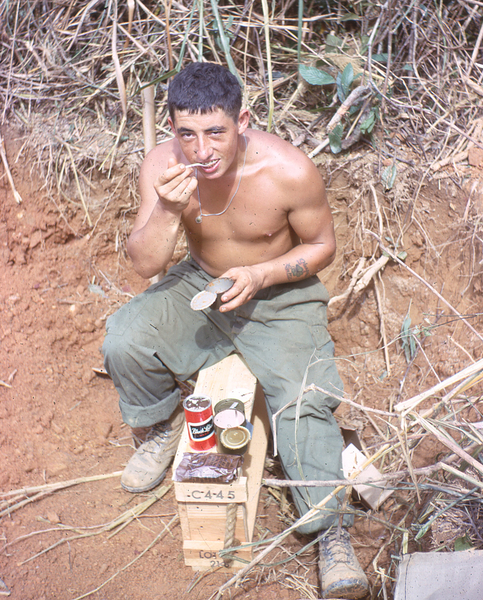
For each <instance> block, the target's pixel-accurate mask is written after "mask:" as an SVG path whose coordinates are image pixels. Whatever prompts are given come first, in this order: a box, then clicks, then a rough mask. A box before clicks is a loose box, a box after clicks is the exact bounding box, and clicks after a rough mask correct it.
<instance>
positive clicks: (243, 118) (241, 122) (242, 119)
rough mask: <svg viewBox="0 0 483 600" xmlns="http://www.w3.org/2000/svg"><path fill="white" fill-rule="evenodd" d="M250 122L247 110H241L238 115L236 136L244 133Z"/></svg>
mask: <svg viewBox="0 0 483 600" xmlns="http://www.w3.org/2000/svg"><path fill="white" fill-rule="evenodd" d="M249 122H250V111H249V110H248V109H247V108H243V109H242V110H241V111H240V114H239V115H238V135H241V134H242V133H245V131H246V130H247V127H248V123H249Z"/></svg>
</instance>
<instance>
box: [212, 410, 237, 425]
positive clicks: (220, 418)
mask: <svg viewBox="0 0 483 600" xmlns="http://www.w3.org/2000/svg"><path fill="white" fill-rule="evenodd" d="M213 422H214V424H215V425H216V426H217V427H220V429H229V428H231V427H236V426H237V425H243V424H244V422H245V415H244V414H243V413H242V412H240V411H239V410H236V409H230V408H228V409H227V410H222V411H221V412H218V413H216V414H215V416H214V419H213Z"/></svg>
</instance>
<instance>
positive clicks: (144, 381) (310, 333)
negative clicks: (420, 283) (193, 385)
mask: <svg viewBox="0 0 483 600" xmlns="http://www.w3.org/2000/svg"><path fill="white" fill-rule="evenodd" d="M168 109H169V114H170V117H169V125H170V127H171V129H172V131H173V134H174V138H173V139H172V140H170V141H168V142H165V143H163V144H160V145H159V146H157V147H156V148H154V149H153V150H152V151H151V152H150V153H149V154H148V155H147V157H146V159H145V160H144V162H143V165H142V167H141V173H140V180H139V184H140V192H141V206H140V208H139V212H138V215H137V218H136V221H135V223H134V227H133V230H132V233H131V236H130V238H129V242H128V253H129V255H130V257H131V258H132V260H133V264H134V268H135V269H136V271H137V272H138V273H139V274H140V275H141V276H143V277H146V278H150V277H152V276H154V275H156V274H157V273H159V272H160V271H162V270H163V269H164V268H165V267H166V265H167V264H168V263H169V261H170V260H171V258H172V256H173V252H174V248H175V246H176V241H177V237H178V230H179V226H180V223H182V224H183V226H184V229H185V231H186V236H187V239H188V245H189V251H190V258H189V260H186V261H182V262H181V263H179V264H178V265H176V266H174V267H172V268H171V269H170V270H169V271H168V273H167V275H166V276H165V277H164V278H163V280H162V281H161V282H159V283H157V284H154V285H152V286H151V287H149V288H148V290H146V292H144V293H142V294H140V295H139V296H137V297H135V298H133V300H131V302H129V303H128V304H126V305H125V306H124V307H123V308H121V309H120V310H119V311H118V312H117V313H115V314H114V315H113V316H111V317H110V318H109V320H108V323H107V335H106V339H105V343H104V346H103V351H104V356H105V366H106V369H107V371H108V372H109V374H110V375H111V377H112V379H113V382H114V384H115V386H116V388H117V390H118V392H119V394H120V408H121V413H122V416H123V419H124V421H125V422H126V423H127V424H128V425H130V426H131V427H132V428H133V433H134V435H135V436H137V437H136V438H135V439H138V441H139V444H140V445H139V448H138V449H137V451H136V453H135V454H134V455H133V457H132V458H131V459H130V461H129V463H128V464H127V466H126V469H125V471H124V473H123V475H122V478H121V484H122V486H123V487H124V488H125V489H126V490H128V491H131V492H142V491H146V490H149V489H152V488H153V487H155V486H156V485H158V484H159V483H160V482H161V481H162V479H163V478H164V476H165V473H166V470H167V468H168V467H169V464H170V463H171V461H172V459H173V456H174V454H175V452H176V448H177V444H178V441H179V437H180V434H181V431H182V427H183V411H182V408H181V407H180V391H179V389H178V387H177V384H176V379H177V380H180V381H184V380H186V379H189V378H191V377H193V375H195V374H196V373H197V372H198V370H199V369H201V368H204V367H207V366H210V365H212V364H215V363H216V362H218V361H219V360H221V359H222V358H224V357H225V356H228V355H229V354H231V353H232V352H238V353H240V354H241V355H242V356H243V357H244V359H245V361H246V363H247V364H248V366H249V367H250V369H251V371H252V373H253V374H254V375H255V376H256V377H257V379H258V381H259V382H260V384H261V385H262V387H263V390H264V393H265V398H266V403H267V409H268V411H269V415H273V414H274V413H275V412H277V411H279V410H280V409H281V408H283V407H284V406H286V405H287V404H289V403H290V402H292V405H291V406H290V407H289V408H287V409H285V410H284V411H283V412H282V413H281V414H280V415H279V417H278V418H277V434H278V435H277V438H278V453H279V457H280V461H281V464H282V467H283V469H284V472H285V474H286V476H287V477H288V478H289V479H303V478H305V479H308V480H309V479H326V480H329V479H338V478H340V477H341V476H342V473H341V451H342V439H341V435H340V431H339V428H338V426H337V423H336V421H335V419H334V417H333V414H332V413H333V411H334V410H335V408H336V407H337V405H338V401H337V400H336V399H335V398H334V397H332V396H330V395H329V394H325V393H322V392H318V391H317V392H316V391H310V392H306V393H304V394H303V396H302V399H301V401H300V405H299V416H298V419H296V402H295V401H296V400H297V398H298V396H299V394H300V391H301V388H302V386H303V384H304V377H306V379H305V382H306V385H307V386H308V385H309V384H311V383H314V384H315V385H316V386H318V387H320V388H323V389H324V390H328V391H329V392H330V391H331V390H332V391H333V393H334V394H335V395H340V394H341V393H342V382H341V380H340V378H339V375H338V373H337V369H336V366H335V362H334V359H333V350H334V348H333V343H332V341H331V339H330V336H329V334H328V333H327V317H326V304H327V301H328V294H327V291H326V290H325V288H324V286H323V285H322V284H321V283H320V281H319V279H318V278H317V277H316V273H318V272H319V271H321V270H322V269H324V268H325V267H326V266H328V265H329V264H330V263H331V262H332V260H333V259H334V255H335V247H336V245H335V236H334V227H333V220H332V217H331V212H330V208H329V205H328V203H327V199H326V195H325V189H324V183H323V180H322V178H321V176H320V174H319V172H318V170H317V168H316V167H315V166H314V164H313V163H312V161H310V160H309V159H308V158H307V157H306V156H305V154H303V153H302V152H301V151H300V150H299V149H297V148H295V147H293V146H292V145H291V144H289V143H287V142H285V141H284V140H281V139H280V138H278V137H277V136H274V135H271V134H268V133H266V132H263V131H257V130H254V129H249V128H248V124H249V112H248V110H246V109H242V108H241V90H240V86H239V85H238V82H237V80H236V78H235V77H233V76H232V75H231V74H230V73H229V71H227V70H226V69H225V68H223V67H221V66H219V65H216V64H212V63H204V64H203V63H194V64H191V65H189V66H188V67H187V68H186V69H184V70H183V71H181V73H179V74H178V75H177V76H176V77H175V78H174V79H173V80H172V82H171V83H170V86H169V91H168ZM193 163H195V164H197V165H198V166H196V167H193V166H190V165H192V164H193ZM216 277H228V278H230V279H232V280H233V281H234V284H233V286H232V287H231V288H230V289H229V290H228V291H227V292H225V293H224V294H223V296H222V302H223V304H222V306H221V307H220V309H219V310H214V309H212V308H207V309H205V310H201V311H194V310H192V309H191V308H190V301H191V299H192V298H193V296H195V295H196V294H197V293H198V292H199V291H201V290H203V289H204V287H205V285H206V284H207V283H209V282H210V281H211V280H212V279H213V278H216ZM175 378H176V379H175ZM143 440H145V441H143ZM330 491H331V490H330V489H328V488H310V489H309V488H292V495H293V498H294V501H295V504H296V506H297V509H298V511H299V512H300V514H304V513H306V512H307V511H308V510H309V509H310V508H311V507H312V506H314V505H315V504H317V503H318V502H320V501H321V500H322V499H323V498H324V497H325V496H326V495H328V494H329V493H330ZM340 509H341V502H340V501H338V500H337V498H334V499H333V501H332V502H331V503H329V504H327V505H326V506H325V507H324V509H323V510H321V511H320V513H319V514H320V516H318V517H317V518H316V519H314V520H313V521H311V522H310V523H308V524H306V525H305V526H303V527H301V528H300V532H301V533H304V534H306V533H315V534H317V536H318V538H319V548H320V577H321V585H322V592H323V597H324V598H342V597H343V598H349V599H350V598H354V599H357V598H362V597H364V596H365V595H366V594H367V592H368V582H367V578H366V577H365V575H364V573H363V571H362V569H361V567H360V565H359V563H358V562H357V558H356V557H355V555H354V552H353V549H352V546H351V544H350V537H349V534H348V532H347V529H346V528H347V527H348V526H350V525H351V524H352V518H351V516H350V515H349V514H344V511H343V510H342V511H341V510H340Z"/></svg>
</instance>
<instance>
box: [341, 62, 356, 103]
mask: <svg viewBox="0 0 483 600" xmlns="http://www.w3.org/2000/svg"><path fill="white" fill-rule="evenodd" d="M353 81H354V67H353V66H352V63H349V64H348V65H346V67H345V69H344V71H343V73H342V77H341V79H340V82H341V85H342V88H343V90H344V95H345V97H346V98H347V96H348V95H349V94H350V90H351V85H352V82H353Z"/></svg>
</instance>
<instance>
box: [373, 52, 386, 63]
mask: <svg viewBox="0 0 483 600" xmlns="http://www.w3.org/2000/svg"><path fill="white" fill-rule="evenodd" d="M387 57H388V54H387V52H385V53H383V54H373V55H372V60H377V62H382V63H387Z"/></svg>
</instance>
